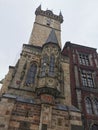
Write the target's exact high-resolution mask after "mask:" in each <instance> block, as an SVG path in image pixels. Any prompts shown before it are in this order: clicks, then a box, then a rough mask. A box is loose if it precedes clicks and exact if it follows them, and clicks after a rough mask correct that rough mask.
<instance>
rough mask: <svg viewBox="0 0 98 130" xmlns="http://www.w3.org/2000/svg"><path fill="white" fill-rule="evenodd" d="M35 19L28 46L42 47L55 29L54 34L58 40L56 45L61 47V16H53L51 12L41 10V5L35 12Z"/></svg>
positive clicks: (60, 14)
mask: <svg viewBox="0 0 98 130" xmlns="http://www.w3.org/2000/svg"><path fill="white" fill-rule="evenodd" d="M35 14H36V18H35V22H34V25H33V30H32V33H31V37H30V40H29V44H31V45H37V46H42V45H43V44H44V43H45V41H46V39H47V37H48V35H49V33H50V31H51V29H52V28H53V29H55V33H56V36H57V39H58V43H59V45H60V46H61V23H62V22H63V16H62V13H61V12H60V13H59V15H55V14H53V12H52V11H51V10H46V11H43V10H41V5H40V6H39V7H38V8H37V9H36V11H35Z"/></svg>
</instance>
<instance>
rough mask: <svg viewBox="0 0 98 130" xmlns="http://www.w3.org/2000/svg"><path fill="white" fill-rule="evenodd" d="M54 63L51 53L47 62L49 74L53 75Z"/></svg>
mask: <svg viewBox="0 0 98 130" xmlns="http://www.w3.org/2000/svg"><path fill="white" fill-rule="evenodd" d="M54 65H55V58H54V55H51V56H50V64H49V75H54Z"/></svg>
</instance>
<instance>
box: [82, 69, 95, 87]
mask: <svg viewBox="0 0 98 130" xmlns="http://www.w3.org/2000/svg"><path fill="white" fill-rule="evenodd" d="M81 83H82V85H83V86H84V87H89V88H94V78H93V72H91V71H85V70H82V71H81Z"/></svg>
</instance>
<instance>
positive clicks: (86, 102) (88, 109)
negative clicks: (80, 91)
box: [85, 98, 93, 114]
mask: <svg viewBox="0 0 98 130" xmlns="http://www.w3.org/2000/svg"><path fill="white" fill-rule="evenodd" d="M85 105H86V111H87V113H88V114H92V113H93V112H92V103H91V100H90V98H86V100H85Z"/></svg>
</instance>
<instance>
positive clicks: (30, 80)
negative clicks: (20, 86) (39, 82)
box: [26, 62, 37, 85]
mask: <svg viewBox="0 0 98 130" xmlns="http://www.w3.org/2000/svg"><path fill="white" fill-rule="evenodd" d="M36 73H37V63H36V62H32V63H31V64H30V68H29V70H28V72H27V76H26V85H30V84H34V83H35V76H36Z"/></svg>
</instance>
